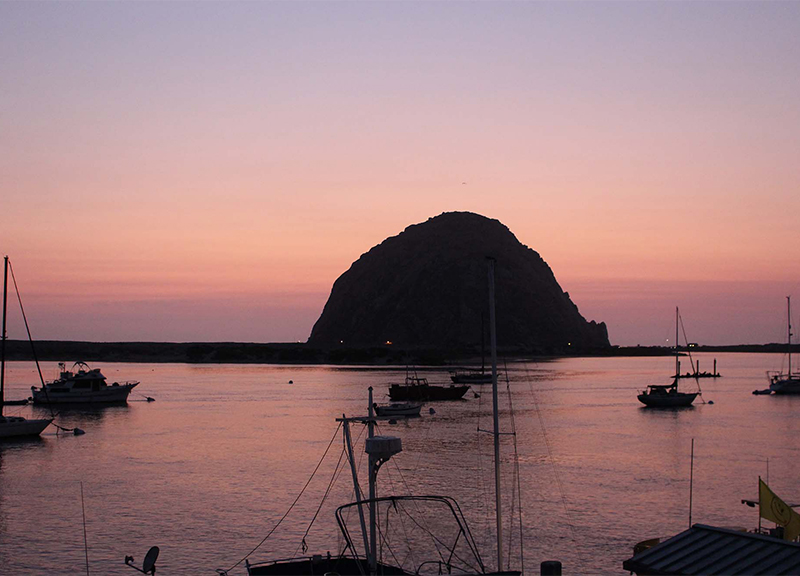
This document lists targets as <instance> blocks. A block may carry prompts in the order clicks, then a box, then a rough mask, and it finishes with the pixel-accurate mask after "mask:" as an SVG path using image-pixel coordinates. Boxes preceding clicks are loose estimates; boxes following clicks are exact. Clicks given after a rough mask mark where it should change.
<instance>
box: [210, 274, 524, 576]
mask: <svg viewBox="0 0 800 576" xmlns="http://www.w3.org/2000/svg"><path fill="white" fill-rule="evenodd" d="M489 297H490V299H491V303H490V322H491V325H492V329H491V342H492V399H493V411H492V414H493V420H494V453H495V497H496V519H497V570H494V571H493V570H490V569H487V567H486V565H485V563H484V561H483V559H482V558H481V556H480V553H479V551H478V547H477V543H476V541H475V539H474V538H473V536H472V534H471V532H470V530H469V527H468V525H467V521H466V519H465V518H464V516H463V514H462V512H461V509H460V508H459V506H458V503H457V502H456V501H455V500H454V499H453V498H450V497H448V496H435V495H434V496H384V497H380V498H378V497H377V477H378V471H379V469H380V467H381V465H383V464H384V463H385V462H387V461H388V460H389V459H390V458H392V457H393V456H395V455H396V454H398V453H400V452H401V451H402V449H403V448H402V440H401V439H400V438H398V437H395V436H379V435H375V425H376V423H377V422H378V421H380V420H386V419H388V418H387V417H382V416H378V415H375V414H374V412H373V408H374V404H373V402H372V387H370V388H369V403H368V415H367V416H356V417H347V416H345V415H342V417H341V418H337V419H336V420H337V421H338V422H340V423H341V425H342V429H343V434H344V441H345V452H346V454H347V457H348V460H349V462H350V471H351V474H352V477H353V488H354V492H355V497H356V501H355V502H353V503H350V504H345V505H344V506H340V507H339V508H337V510H336V521H337V524H338V526H339V529H340V531H341V533H342V536H343V537H344V548H343V551H342V552H341V553H340V554H337V555H332V554H331V553H330V552H328V553H327V554H324V555H323V554H315V555H312V556H310V557H305V558H292V559H286V560H274V561H271V562H261V563H253V564H251V563H250V562H249V560H248V561H246V562H245V565H246V568H247V573H248V575H249V576H265V575H267V576H278V575H281V576H282V575H294V574H297V575H311V574H326V573H329V574H337V575H340V576H355V575H356V574H358V575H376V576H377V575H379V574H380V575H383V574H385V575H399V576H412V575H416V574H462V575H476V576H477V575H485V576H489V575H494V576H519V575H520V574H521V573H520V572H518V571H504V570H503V568H502V567H503V532H502V515H501V506H500V501H501V498H500V496H501V495H500V434H501V433H500V431H499V417H498V401H497V346H496V335H495V329H494V261H493V260H490V267H489ZM351 423H360V424H366V425H367V439H366V447H365V452H366V453H367V455H368V457H369V475H368V485H369V496H368V498H366V499H365V498H363V497H362V492H361V489H360V485H359V482H358V473H357V470H356V461H357V460H356V456H355V454H354V451H353V443H352V441H351V434H350V424H351ZM425 506H435V507H436V512H435V514H434V515H433V516H430V517H428V521H437V523H438V522H439V521H444V520H445V519H447V520H448V521H449V522H451V523H452V524H451V529H450V530H448V531H446V532H445V534H433V533H432V532H431V527H430V526H429V523H428V521H423V522H419V521H416V520H415V521H412V522H413V523H412V524H410V526H411V527H412V529H413V530H414V531H415V532H416V534H412V535H410V537H409V538H408V541H407V542H406V544H407V545H408V547H409V549H403V550H392V549H391V548H389V551H388V553H384V552H383V549H384V547H389V546H388V541H387V536H388V535H389V534H392V533H394V531H393V530H392V529H390V526H389V522H390V520H393V519H395V518H398V517H399V516H402V515H408V516H410V515H411V514H410V513H411V512H413V513H416V514H421V508H423V507H425ZM351 511H354V512H355V516H356V520H355V522H356V523H357V524H358V525H359V528H360V530H358V532H360V535H359V534H358V533H357V532H354V533H353V534H351V532H350V530H349V529H348V527H347V516H348V513H349V512H351ZM379 520H380V521H379ZM414 527H416V528H414ZM273 530H274V529H273ZM403 532H405V529H403ZM427 535H430V536H431V537H432V538H433V541H434V550H432V555H431V556H430V557H427V558H426V557H421V556H417V555H415V554H414V553H412V552H411V551H410V547H411V546H412V545H414V544H419V543H420V542H419V540H420V538H421V537H422V536H427ZM262 542H263V541H262ZM379 544H380V547H381V548H380V549H379V548H378V545H379ZM359 548H361V550H363V553H362V552H357V550H359ZM416 552H418V550H417V551H416ZM415 558H416V560H415ZM400 559H403V561H404V562H405V561H406V560H408V559H411V560H412V562H413V563H414V564H415V566H414V568H413V571H409V570H410V569H409V568H405V567H403V566H402V565H400V564H403V562H401V561H400ZM392 561H394V563H392ZM235 566H236V565H234V566H233V567H235ZM233 567H232V568H233ZM229 570H230V569H229ZM217 572H218V573H220V574H227V571H225V570H218V571H217Z"/></svg>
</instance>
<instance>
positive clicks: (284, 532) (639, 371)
mask: <svg viewBox="0 0 800 576" xmlns="http://www.w3.org/2000/svg"><path fill="white" fill-rule="evenodd" d="M768 360H769V359H768V358H767V359H765V358H764V357H761V356H758V355H735V356H734V355H727V356H724V357H720V366H725V367H726V369H725V378H722V379H719V380H718V381H715V382H709V383H708V384H705V383H704V385H703V388H704V395H705V396H706V398H713V399H714V400H715V404H714V405H702V404H700V405H696V406H693V407H690V408H687V409H681V410H651V409H646V408H644V407H641V405H640V404H639V402H638V400H637V399H636V393H637V390H638V389H640V388H641V387H642V386H643V385H645V384H646V383H648V382H651V381H653V379H654V378H657V377H658V375H659V374H661V375H663V365H662V361H663V359H659V358H651V359H646V358H627V359H619V358H615V359H585V358H584V359H568V360H562V361H557V362H549V363H547V364H546V365H545V364H534V363H513V364H512V363H509V366H508V373H509V380H510V383H509V386H510V388H511V389H512V390H513V393H514V399H513V402H514V412H515V415H516V427H517V441H518V446H519V451H520V474H521V483H520V484H521V487H522V499H523V505H524V518H525V523H524V527H523V529H524V534H525V563H526V565H527V566H536V565H538V562H540V561H541V560H543V559H553V558H557V559H560V560H562V561H563V562H564V563H565V566H567V567H568V569H565V571H566V572H569V573H606V574H608V573H611V574H614V573H616V574H622V573H623V571H622V570H621V562H622V559H624V558H625V557H627V556H628V555H629V552H630V545H631V544H632V543H634V542H636V541H639V540H643V539H645V538H647V537H650V536H664V535H667V534H671V533H676V532H678V531H680V530H682V529H683V528H684V527H685V525H686V521H687V517H688V503H687V496H688V475H689V457H690V451H691V440H692V438H694V439H695V472H694V473H695V486H694V490H695V492H694V502H695V504H694V506H695V510H694V519H695V521H699V522H706V523H711V524H714V523H717V524H724V525H737V524H738V525H745V526H750V525H752V524H754V522H753V520H754V517H753V515H752V512H751V511H750V512H748V511H743V510H740V509H741V508H743V507H742V506H741V505H740V504H739V501H740V499H741V498H743V497H752V496H753V494H754V493H755V486H756V480H755V479H756V478H757V476H758V475H759V474H761V475H763V474H764V461H765V458H766V457H770V458H771V460H770V479H771V484H773V485H774V488H775V490H776V491H777V492H778V493H781V491H784V492H785V493H787V494H789V495H791V493H792V490H793V487H794V480H795V479H796V473H797V471H798V467H800V464H798V462H800V459H798V456H799V455H800V454H798V452H800V439H799V438H800V435H798V428H800V422H798V421H797V419H796V418H795V413H796V410H795V409H796V408H797V407H798V406H800V398H791V397H785V398H780V397H774V398H773V397H759V396H752V395H751V394H750V392H751V391H752V389H753V388H755V387H758V385H759V383H760V382H761V380H762V379H763V371H762V368H763V366H765V365H769V364H768ZM106 368H107V371H109V372H111V371H118V372H119V373H120V374H125V375H126V378H127V377H130V378H134V379H141V380H142V384H141V386H142V388H143V391H145V392H146V394H148V395H152V396H153V397H155V398H156V399H157V401H156V402H153V403H147V402H145V401H135V400H133V399H132V401H131V402H129V404H128V405H126V406H107V407H96V406H95V407H91V406H90V407H66V406H59V407H58V408H57V412H58V415H59V416H58V420H57V422H58V423H59V424H60V425H62V426H64V427H80V428H83V429H85V430H86V432H87V433H86V435H85V436H79V437H75V436H70V435H66V436H65V435H60V436H58V437H56V436H55V434H54V433H51V431H50V430H49V429H48V431H46V432H47V433H46V434H45V435H44V436H43V437H42V438H38V439H33V440H30V441H22V442H14V443H8V444H0V550H3V551H4V552H3V554H4V556H3V557H2V558H0V560H2V561H4V562H5V563H4V564H3V570H4V571H8V572H9V573H14V572H15V571H17V572H22V573H42V574H44V573H60V572H63V570H62V568H63V566H64V565H68V563H69V562H72V564H73V565H82V563H83V545H82V538H79V539H77V540H76V539H75V538H74V534H76V533H78V534H80V533H81V530H82V526H81V510H80V494H79V485H78V482H80V481H83V482H84V490H85V504H86V515H87V532H88V538H89V546H90V564H91V570H92V572H94V573H102V574H109V575H115V574H120V575H124V574H127V573H128V572H129V571H130V569H129V568H126V567H125V566H124V565H122V559H123V558H124V556H125V555H126V554H130V553H131V551H134V550H137V549H147V548H148V547H149V546H152V545H154V544H155V545H158V546H160V547H161V551H162V552H161V556H160V557H159V572H163V573H165V574H169V573H173V574H183V573H203V572H209V571H211V570H213V569H214V568H217V567H227V565H229V564H232V563H233V562H235V561H236V560H238V559H239V558H240V557H241V555H242V554H244V553H245V552H246V551H247V550H249V549H250V548H252V546H254V545H255V544H257V543H258V542H259V541H260V540H261V539H262V538H263V537H264V535H265V534H266V532H267V531H268V530H269V529H270V528H271V527H272V526H273V525H274V523H275V522H276V521H277V519H279V518H280V517H281V516H282V514H283V513H284V512H285V511H286V509H287V508H288V506H289V504H291V502H292V501H293V499H294V498H295V497H296V496H297V494H298V493H299V491H300V489H301V488H302V486H303V485H304V483H305V482H306V481H307V480H308V477H309V474H310V472H311V470H312V469H313V467H314V464H315V463H316V462H317V460H318V458H319V457H320V456H321V454H322V452H323V451H324V449H325V447H326V446H327V444H328V442H329V441H330V439H331V436H332V434H333V432H334V430H335V429H336V423H335V421H334V420H335V418H336V417H341V415H342V414H343V413H346V414H348V415H354V414H361V413H364V412H365V410H366V404H367V399H366V398H367V396H366V395H367V387H368V386H370V385H372V386H374V387H375V397H376V401H380V398H382V397H383V395H385V393H386V390H387V386H388V384H389V383H390V382H397V381H402V378H403V377H404V375H405V368H404V367H399V368H397V367H391V368H380V369H371V368H370V369H363V368H359V369H355V368H333V367H324V366H256V365H164V364H158V365H129V364H118V365H110V366H108V367H106ZM418 373H419V375H420V376H422V377H428V378H430V381H431V382H443V381H446V378H447V377H448V375H447V373H446V371H444V370H443V369H436V370H422V369H418ZM17 375H19V374H17ZM128 375H130V376H128ZM140 375H141V376H140ZM289 380H293V381H294V384H292V385H289V384H288V381H289ZM15 381H17V382H22V381H25V380H24V378H19V379H16V380H15ZM503 388H505V386H503ZM473 390H475V391H476V392H478V393H481V392H482V394H481V397H480V398H474V397H473V396H472V395H471V394H467V396H466V397H465V400H463V401H460V402H447V403H436V404H433V406H434V408H435V414H434V415H431V414H430V413H429V412H428V407H429V406H425V407H424V408H423V411H422V417H420V418H418V419H415V420H413V421H412V420H408V421H406V420H399V421H398V423H397V424H395V425H389V424H384V425H382V426H381V431H382V432H383V433H384V434H392V435H397V436H400V437H401V438H402V441H403V447H404V451H403V452H402V453H401V454H399V455H397V456H396V457H395V458H393V459H392V460H393V461H392V462H390V463H389V464H387V465H386V466H384V468H383V469H382V471H381V484H380V487H379V491H380V492H379V493H380V494H381V495H387V494H390V493H403V492H413V493H417V494H419V493H426V494H430V493H435V492H440V493H443V494H447V495H450V496H454V497H456V498H457V499H458V501H459V503H460V504H461V506H462V509H463V510H464V513H465V515H466V516H467V520H468V522H469V524H470V526H471V527H472V529H473V532H474V533H475V534H476V537H477V538H478V539H479V540H480V542H479V543H480V544H481V546H486V548H482V549H481V552H482V554H484V555H487V556H488V557H491V553H490V552H487V550H490V549H491V540H492V538H491V535H492V522H493V516H492V510H493V508H492V506H493V504H492V499H493V492H492V490H493V481H492V479H491V468H492V449H491V437H490V436H489V435H487V434H485V433H483V432H479V430H478V429H479V428H483V429H487V428H489V427H490V425H491V423H490V422H491V417H490V415H489V410H490V402H489V398H490V397H491V394H490V393H489V388H488V387H486V386H484V387H480V386H478V387H473ZM501 399H502V409H501V421H502V426H503V427H504V430H505V431H509V428H508V427H509V408H508V401H507V398H506V394H505V391H504V392H503V394H502V395H501ZM22 410H23V411H24V412H25V414H24V415H27V414H28V413H32V414H33V416H47V415H48V414H49V409H48V408H47V407H24V408H23V409H22ZM359 434H362V440H363V428H362V429H359V428H354V435H355V436H358V435H359ZM502 444H503V456H502V458H503V466H504V467H505V469H506V470H510V469H511V466H510V464H511V449H512V445H513V442H512V439H511V437H510V436H504V437H503V440H502ZM335 450H336V452H335V454H334V453H333V452H334V448H332V457H333V459H334V462H331V463H330V465H328V464H327V463H326V464H325V465H324V466H323V467H322V468H321V469H320V473H319V474H320V480H319V483H316V479H315V483H312V485H311V486H309V490H308V494H307V496H306V497H304V498H303V499H301V501H300V502H298V505H297V507H296V509H295V510H294V511H293V513H292V515H291V516H290V518H287V521H286V523H285V526H284V525H282V529H281V530H280V531H279V533H276V534H275V536H274V537H273V538H271V539H270V540H269V541H268V543H267V544H266V545H265V548H264V550H263V551H259V555H258V558H256V559H264V558H269V557H273V556H274V555H275V553H277V551H278V550H284V551H285V552H286V554H287V555H291V554H292V553H293V552H294V550H295V549H296V548H297V546H298V545H299V544H300V539H301V538H302V536H303V534H304V532H305V530H306V528H307V526H308V521H309V519H310V518H311V517H312V516H313V515H314V513H315V512H316V510H317V507H318V506H319V503H320V500H319V497H320V495H321V494H323V493H324V492H325V490H326V487H327V483H328V482H329V480H330V479H331V478H332V477H333V472H334V466H335V460H336V459H337V458H338V457H339V455H340V450H341V441H339V442H338V443H337V444H336V445H335ZM358 457H359V458H361V460H362V461H361V466H362V468H360V474H363V473H364V472H363V466H365V464H364V462H365V458H364V457H363V448H361V449H360V451H359V452H358ZM348 474H349V471H348ZM362 477H363V476H362ZM338 479H339V482H337V483H336V485H335V486H334V487H333V488H332V490H331V493H330V494H329V499H328V501H327V502H326V503H325V506H324V507H323V509H322V510H321V511H320V514H319V518H318V520H317V523H316V524H315V525H314V527H313V528H312V530H311V531H310V533H309V535H308V537H307V538H308V539H307V544H308V545H309V547H310V548H311V549H314V550H326V549H331V550H336V549H337V544H338V543H337V534H338V530H337V528H336V525H335V521H334V518H333V510H334V508H335V507H336V506H338V505H340V504H344V503H346V502H349V501H351V499H352V484H351V483H350V482H349V481H348V478H347V474H341V475H339V476H338ZM509 481H510V480H509ZM512 489H513V486H509V489H508V492H509V493H510V492H511V490H512ZM55 502H57V503H58V506H57V507H56V506H54V503H55ZM31 518H46V519H47V526H48V528H47V530H46V531H44V532H41V533H40V531H34V533H32V531H31V527H30V525H31V521H30V519H31ZM76 531H77V532H76ZM22 536H24V537H22ZM78 540H80V541H78ZM576 542H577V543H576ZM578 543H579V544H578ZM515 545H516V544H515ZM43 550H45V551H47V552H46V553H45V552H42V551H43ZM242 573H243V570H242V571H240V572H239V574H242ZM233 574H236V572H235V571H234V572H232V576H233Z"/></svg>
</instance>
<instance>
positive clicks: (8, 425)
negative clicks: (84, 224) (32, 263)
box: [0, 256, 53, 440]
mask: <svg viewBox="0 0 800 576" xmlns="http://www.w3.org/2000/svg"><path fill="white" fill-rule="evenodd" d="M8 266H9V263H8V256H6V257H5V259H4V268H3V325H2V336H1V337H0V440H4V439H8V438H21V437H26V436H38V435H39V434H41V433H42V432H43V431H44V429H45V428H47V426H48V425H49V424H50V422H52V421H53V419H52V418H39V419H28V418H23V417H22V416H4V415H3V406H4V401H3V399H4V397H5V379H6V378H5V377H6V303H7V301H8ZM12 274H13V270H12ZM14 284H15V285H16V281H15V283H14ZM20 303H21V301H20ZM26 324H27V321H26Z"/></svg>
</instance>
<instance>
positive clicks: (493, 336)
mask: <svg viewBox="0 0 800 576" xmlns="http://www.w3.org/2000/svg"><path fill="white" fill-rule="evenodd" d="M488 260H489V346H490V348H491V350H492V420H493V422H494V506H495V515H496V518H497V571H498V572H500V571H502V570H503V510H502V508H501V498H500V417H499V414H498V411H497V326H496V322H495V309H494V262H495V261H494V258H489V259H488Z"/></svg>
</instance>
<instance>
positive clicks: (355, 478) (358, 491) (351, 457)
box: [341, 414, 372, 565]
mask: <svg viewBox="0 0 800 576" xmlns="http://www.w3.org/2000/svg"><path fill="white" fill-rule="evenodd" d="M341 421H342V429H343V430H344V443H345V447H346V448H347V456H348V459H349V460H350V472H351V473H352V474H353V488H354V489H355V493H356V502H358V519H359V520H360V521H361V534H362V535H363V537H364V554H365V555H366V557H367V564H369V565H371V563H372V562H371V560H370V546H369V539H368V537H367V524H366V522H365V520H364V509H363V508H362V507H361V488H360V487H359V485H358V473H357V472H356V459H355V455H354V454H353V443H352V442H351V440H350V419H349V418H347V416H345V415H344V414H342V420H341ZM353 555H355V556H356V558H358V555H357V553H356V551H355V549H354V550H353Z"/></svg>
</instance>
